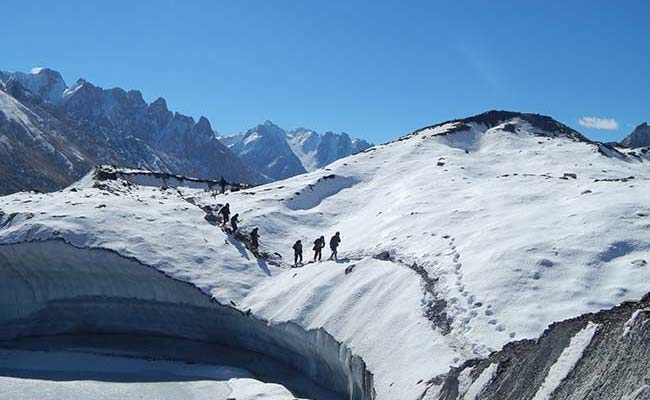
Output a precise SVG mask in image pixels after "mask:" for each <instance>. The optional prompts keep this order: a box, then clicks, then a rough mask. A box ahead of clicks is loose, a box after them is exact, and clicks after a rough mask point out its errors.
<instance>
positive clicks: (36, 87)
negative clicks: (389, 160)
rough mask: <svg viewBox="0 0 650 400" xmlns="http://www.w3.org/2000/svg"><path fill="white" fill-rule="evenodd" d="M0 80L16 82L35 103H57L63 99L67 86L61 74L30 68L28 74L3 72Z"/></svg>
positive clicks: (50, 70)
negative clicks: (30, 95)
mask: <svg viewBox="0 0 650 400" xmlns="http://www.w3.org/2000/svg"><path fill="white" fill-rule="evenodd" d="M0 79H1V80H3V81H5V84H6V81H9V80H13V81H16V82H18V83H19V84H20V85H21V86H22V88H23V89H25V90H27V91H28V92H29V93H31V94H32V95H33V96H34V98H35V99H36V100H37V101H49V102H52V103H58V102H60V101H61V100H62V98H63V93H64V91H65V90H66V89H67V85H66V83H65V81H64V80H63V77H62V76H61V74H60V73H59V72H57V71H55V70H53V69H50V68H43V67H37V68H32V70H31V71H30V72H27V73H25V72H3V73H2V74H0Z"/></svg>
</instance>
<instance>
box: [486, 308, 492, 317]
mask: <svg viewBox="0 0 650 400" xmlns="http://www.w3.org/2000/svg"><path fill="white" fill-rule="evenodd" d="M485 315H488V316H490V315H494V311H493V310H492V309H490V308H488V309H487V310H485Z"/></svg>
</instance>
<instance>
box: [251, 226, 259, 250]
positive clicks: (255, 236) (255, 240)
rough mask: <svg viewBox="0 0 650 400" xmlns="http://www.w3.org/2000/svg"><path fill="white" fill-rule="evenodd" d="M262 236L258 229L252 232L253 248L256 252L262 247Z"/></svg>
mask: <svg viewBox="0 0 650 400" xmlns="http://www.w3.org/2000/svg"><path fill="white" fill-rule="evenodd" d="M259 239H260V234H259V232H258V231H257V228H253V230H252V231H251V247H252V248H253V249H255V250H257V248H258V247H260V242H259Z"/></svg>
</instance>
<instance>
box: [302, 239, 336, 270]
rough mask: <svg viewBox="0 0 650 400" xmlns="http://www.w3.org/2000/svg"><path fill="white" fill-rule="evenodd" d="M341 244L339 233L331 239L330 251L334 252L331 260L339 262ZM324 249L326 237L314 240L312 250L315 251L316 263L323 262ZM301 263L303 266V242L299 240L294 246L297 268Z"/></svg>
mask: <svg viewBox="0 0 650 400" xmlns="http://www.w3.org/2000/svg"><path fill="white" fill-rule="evenodd" d="M339 244H341V234H340V233H339V232H336V233H335V234H334V236H332V237H331V238H330V250H331V251H332V254H330V258H329V260H334V261H338V248H339ZM324 247H325V236H321V237H319V238H318V239H316V240H314V247H312V250H314V262H316V261H321V259H322V256H323V254H322V251H323V248H324ZM299 263H300V264H302V241H301V240H297V241H296V243H294V244H293V264H294V265H295V266H297V265H298V264H299Z"/></svg>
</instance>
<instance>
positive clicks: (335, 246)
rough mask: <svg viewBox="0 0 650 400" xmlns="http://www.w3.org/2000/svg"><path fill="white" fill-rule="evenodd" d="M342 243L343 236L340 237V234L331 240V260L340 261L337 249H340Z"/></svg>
mask: <svg viewBox="0 0 650 400" xmlns="http://www.w3.org/2000/svg"><path fill="white" fill-rule="evenodd" d="M340 243H341V236H340V235H339V233H338V232H336V234H334V236H332V238H331V239H330V249H331V250H332V255H330V260H334V261H338V260H339V259H338V256H339V255H338V253H337V249H338V247H339V244H340Z"/></svg>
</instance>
